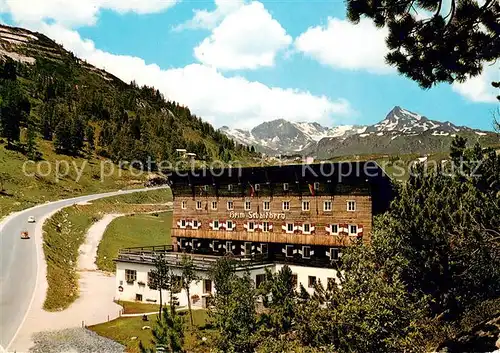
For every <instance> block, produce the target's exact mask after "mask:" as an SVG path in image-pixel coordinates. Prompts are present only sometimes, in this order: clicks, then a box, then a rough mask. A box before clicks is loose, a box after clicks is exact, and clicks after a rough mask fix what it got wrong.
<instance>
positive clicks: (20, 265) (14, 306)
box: [0, 188, 154, 352]
mask: <svg viewBox="0 0 500 353" xmlns="http://www.w3.org/2000/svg"><path fill="white" fill-rule="evenodd" d="M153 189H154V188H147V189H136V190H124V191H117V192H110V193H105V194H95V195H87V196H81V197H76V198H73V199H67V200H60V201H56V202H51V203H47V204H42V205H39V206H35V207H33V208H30V209H27V210H24V211H22V212H20V213H17V214H15V215H14V216H13V217H12V216H11V217H8V218H7V219H5V220H4V221H3V222H1V223H0V352H2V351H4V350H5V349H7V348H8V347H9V345H10V343H11V342H12V341H13V340H14V338H15V335H16V332H17V331H18V329H19V327H20V326H21V324H22V323H23V319H24V316H25V315H26V312H27V311H28V309H29V306H30V303H31V300H32V297H33V293H34V289H35V284H36V276H37V266H38V264H37V256H36V251H37V249H36V246H35V241H34V239H33V238H31V239H21V238H20V234H21V231H23V230H27V231H28V232H29V234H30V235H34V234H35V227H36V223H28V217H29V216H34V217H35V219H36V220H37V221H38V220H39V219H42V218H43V217H44V216H46V215H48V214H50V213H51V212H54V211H56V210H59V209H61V208H63V207H66V206H70V205H72V204H75V203H79V202H85V201H91V200H95V199H99V198H103V197H107V196H115V195H121V194H129V193H133V192H141V191H149V190H153Z"/></svg>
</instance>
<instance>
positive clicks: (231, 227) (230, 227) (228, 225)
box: [226, 221, 233, 230]
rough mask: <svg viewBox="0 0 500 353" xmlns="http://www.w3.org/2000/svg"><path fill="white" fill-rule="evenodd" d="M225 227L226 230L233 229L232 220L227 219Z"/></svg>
mask: <svg viewBox="0 0 500 353" xmlns="http://www.w3.org/2000/svg"><path fill="white" fill-rule="evenodd" d="M226 229H227V230H233V221H227V222H226Z"/></svg>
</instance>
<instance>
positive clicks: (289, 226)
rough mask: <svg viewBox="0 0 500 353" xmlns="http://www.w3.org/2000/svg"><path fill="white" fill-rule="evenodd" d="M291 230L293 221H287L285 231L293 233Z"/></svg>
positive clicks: (292, 229)
mask: <svg viewBox="0 0 500 353" xmlns="http://www.w3.org/2000/svg"><path fill="white" fill-rule="evenodd" d="M293 231H294V226H293V223H287V224H286V232H287V233H293Z"/></svg>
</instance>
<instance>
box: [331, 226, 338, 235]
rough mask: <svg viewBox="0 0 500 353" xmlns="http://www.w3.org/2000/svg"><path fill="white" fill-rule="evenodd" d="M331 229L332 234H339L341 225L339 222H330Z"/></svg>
mask: <svg viewBox="0 0 500 353" xmlns="http://www.w3.org/2000/svg"><path fill="white" fill-rule="evenodd" d="M330 229H331V231H330V232H331V233H332V234H339V225H338V224H330Z"/></svg>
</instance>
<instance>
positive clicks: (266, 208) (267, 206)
mask: <svg viewBox="0 0 500 353" xmlns="http://www.w3.org/2000/svg"><path fill="white" fill-rule="evenodd" d="M262 208H263V209H264V211H269V210H270V209H271V203H270V202H269V201H264V202H263V203H262Z"/></svg>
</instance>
